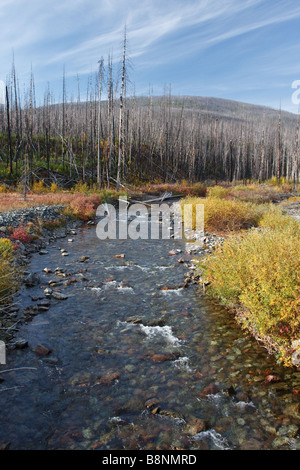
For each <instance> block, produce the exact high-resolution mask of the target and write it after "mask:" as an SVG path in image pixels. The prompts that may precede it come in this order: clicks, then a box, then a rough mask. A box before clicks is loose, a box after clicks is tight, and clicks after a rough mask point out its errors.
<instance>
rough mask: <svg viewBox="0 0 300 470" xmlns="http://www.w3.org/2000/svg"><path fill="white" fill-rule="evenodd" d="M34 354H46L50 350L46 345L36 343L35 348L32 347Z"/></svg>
mask: <svg viewBox="0 0 300 470" xmlns="http://www.w3.org/2000/svg"><path fill="white" fill-rule="evenodd" d="M34 352H35V354H37V355H38V356H48V354H50V353H51V352H52V351H51V349H48V348H47V347H46V346H43V345H42V344H38V345H37V346H36V348H35V349H34Z"/></svg>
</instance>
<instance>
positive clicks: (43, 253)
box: [39, 250, 49, 256]
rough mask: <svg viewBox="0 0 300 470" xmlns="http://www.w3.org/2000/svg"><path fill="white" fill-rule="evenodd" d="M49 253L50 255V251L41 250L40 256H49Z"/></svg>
mask: <svg viewBox="0 0 300 470" xmlns="http://www.w3.org/2000/svg"><path fill="white" fill-rule="evenodd" d="M48 253H49V251H47V250H40V251H39V255H41V256H42V255H48Z"/></svg>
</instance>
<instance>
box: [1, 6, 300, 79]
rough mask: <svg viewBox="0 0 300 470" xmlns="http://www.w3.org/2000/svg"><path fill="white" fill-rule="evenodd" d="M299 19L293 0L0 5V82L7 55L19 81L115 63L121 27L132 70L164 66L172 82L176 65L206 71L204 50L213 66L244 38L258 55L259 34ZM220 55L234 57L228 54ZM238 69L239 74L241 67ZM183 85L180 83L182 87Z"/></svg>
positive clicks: (272, 47)
mask: <svg viewBox="0 0 300 470" xmlns="http://www.w3.org/2000/svg"><path fill="white" fill-rule="evenodd" d="M299 18H300V5H298V4H297V2H295V1H294V0H280V1H276V0H273V1H272V0H245V1H243V2H242V1H241V0H164V1H161V0H151V1H149V0H72V1H71V0H43V1H41V0H30V1H28V0H1V1H0V22H1V41H0V57H1V61H0V79H2V80H5V78H6V76H7V74H8V73H9V70H10V64H11V61H12V55H13V51H14V55H15V59H16V66H17V70H18V72H19V73H20V74H21V77H22V76H24V77H25V76H26V73H29V72H30V68H31V65H32V66H33V70H34V72H35V73H36V75H37V76H38V77H39V80H40V81H44V82H45V83H46V82H47V81H48V80H51V81H52V80H55V79H58V78H59V76H61V72H62V68H63V66H64V65H65V66H66V72H67V74H70V75H74V74H76V73H80V74H86V73H90V72H91V70H96V68H97V62H98V60H99V59H100V57H101V56H103V57H106V56H107V55H108V53H112V54H113V56H114V58H115V60H119V59H120V55H121V43H122V38H123V31H124V26H125V24H126V28H127V34H128V48H129V49H128V50H129V54H130V56H131V58H132V59H133V60H134V62H135V64H136V68H137V69H138V70H140V71H143V70H144V71H145V73H146V70H147V71H148V75H149V74H151V75H152V73H153V72H156V74H157V75H158V71H159V69H160V67H164V68H165V67H167V66H168V67H169V69H170V73H171V71H172V77H170V80H171V79H175V80H176V75H177V74H179V75H180V72H181V70H180V65H179V66H178V68H177V70H176V69H175V66H176V63H181V62H182V61H185V63H187V62H188V61H190V64H193V63H197V61H199V60H200V61H201V60H206V67H207V68H208V67H209V66H211V65H212V64H211V63H209V60H210V59H209V56H208V51H210V50H212V51H213V53H214V58H215V64H217V63H218V61H219V62H220V63H222V61H223V58H224V51H225V47H226V44H227V43H228V44H229V43H230V44H231V45H232V41H234V40H236V41H237V43H238V42H242V41H243V43H244V44H245V45H246V46H247V50H248V51H249V56H251V47H254V48H256V50H258V47H259V43H258V41H259V37H258V36H259V34H260V32H265V31H268V32H269V34H270V35H271V36H272V28H282V29H284V27H285V25H286V24H288V22H294V21H295V20H296V19H299ZM295 34H296V33H295ZM271 36H270V37H271ZM288 37H289V35H288V36H287V37H286V38H284V44H283V45H282V47H283V48H285V50H286V51H287V53H286V54H285V57H284V60H283V59H282V63H283V64H284V65H285V67H286V74H287V75H288V71H289V70H290V71H291V70H294V69H295V67H294V64H293V63H292V60H291V54H290V53H289V52H288V51H289V46H290V43H291V39H290V40H289V39H288ZM272 39H274V40H273V41H270V42H269V43H268V44H267V43H266V44H265V47H266V48H267V50H261V51H259V57H258V58H257V59H256V60H257V61H258V62H259V61H260V65H261V73H264V74H267V73H268V70H267V69H268V68H269V69H271V68H273V69H276V65H274V64H272V63H265V64H264V63H263V57H265V58H266V59H268V58H270V60H271V57H273V58H274V57H276V44H277V43H276V35H275V36H272ZM255 41H256V42H255ZM297 43H298V41H297ZM277 46H278V44H277ZM295 47H298V44H296V45H295ZM217 48H218V49H219V51H217ZM227 52H228V55H230V54H233V53H232V50H231V49H228V50H227ZM235 53H236V54H237V56H236V57H235V58H234V57H232V58H231V60H232V61H234V60H235V62H232V65H233V66H236V62H237V60H238V59H240V58H241V53H240V52H239V51H238V48H237V47H235ZM218 54H219V55H218ZM203 58H205V59H203ZM259 58H260V59H259ZM229 60H230V59H229V58H228V61H229ZM249 62H250V63H251V57H250V60H249ZM204 65H205V64H204ZM202 67H203V63H202ZM215 67H216V66H215ZM243 67H245V70H243V73H245V74H246V73H247V70H246V64H245V63H243ZM190 69H192V65H190ZM194 70H196V69H195V67H194ZM278 73H279V72H278ZM282 74H283V72H281V75H282ZM296 78H297V77H296ZM190 80H191V77H187V78H186V86H188V83H191V81H190ZM150 81H151V76H149V82H150ZM161 85H163V84H161Z"/></svg>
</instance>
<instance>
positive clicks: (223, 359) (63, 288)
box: [0, 226, 300, 450]
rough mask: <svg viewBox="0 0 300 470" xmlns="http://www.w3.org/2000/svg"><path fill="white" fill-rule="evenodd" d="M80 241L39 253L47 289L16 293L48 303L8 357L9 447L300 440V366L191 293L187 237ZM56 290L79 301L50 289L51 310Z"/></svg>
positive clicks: (2, 395)
mask: <svg viewBox="0 0 300 470" xmlns="http://www.w3.org/2000/svg"><path fill="white" fill-rule="evenodd" d="M72 238H73V239H74V240H73V242H69V241H68V239H67V238H64V239H60V240H57V241H56V242H55V243H54V244H51V245H50V246H49V247H48V248H47V251H48V254H47V255H44V256H41V255H40V254H39V253H36V254H34V255H33V256H32V260H31V263H30V266H29V267H28V269H29V270H30V271H31V272H35V273H38V275H39V277H40V284H39V285H36V286H34V287H30V288H28V287H26V286H23V287H22V289H21V290H20V292H19V293H18V296H17V297H16V299H15V300H16V301H18V302H19V303H20V304H21V305H22V309H23V310H26V308H27V307H30V306H32V305H37V304H39V303H42V304H43V303H44V304H45V305H44V307H45V308H44V311H41V312H39V313H38V314H37V315H33V316H31V317H30V318H29V317H28V321H26V322H25V323H23V324H22V325H21V326H20V329H19V332H18V335H17V338H23V339H26V340H27V341H28V347H27V348H24V349H21V350H19V349H15V350H12V351H9V352H8V354H7V364H6V365H2V366H0V377H2V378H3V379H4V380H3V382H1V383H0V410H1V411H0V420H1V426H0V444H2V445H9V447H10V448H11V449H28V450H30V449H33V450H40V449H41V450H44V449H99V450H115V449H128V450H129V449H130V450H136V449H140V450H150V449H152V450H153V449H157V450H158V449H160V450H166V449H188V450H202V449H203V450H204V449H209V450H220V449H221V450H230V449H231V450H238V449H243V450H248V449H262V450H263V449H266V450H267V449H299V448H300V439H299V427H300V412H299V396H300V394H299V392H300V372H299V371H297V370H294V369H293V370H289V369H284V368H282V367H280V366H278V365H277V364H276V362H275V360H274V358H272V357H270V356H269V355H268V353H267V351H266V350H265V349H264V348H263V347H262V346H261V345H260V344H258V343H257V342H256V341H255V340H254V339H253V338H251V337H250V336H249V334H248V333H247V332H244V331H242V330H241V328H240V327H239V326H238V325H237V324H236V322H235V320H234V318H233V316H232V315H231V314H229V313H228V312H227V311H226V310H225V309H223V308H222V307H220V306H218V305H217V304H215V303H213V302H212V301H211V300H209V299H207V298H206V297H205V296H204V295H203V290H202V286H201V285H199V284H195V285H190V286H189V287H188V288H185V289H184V288H183V282H184V274H185V273H186V272H187V271H188V270H189V268H188V266H190V264H192V263H193V262H192V261H191V258H193V256H194V255H188V254H187V253H186V251H185V250H186V246H185V243H184V241H182V240H173V239H170V240H156V241H155V240H115V241H114V240H105V241H101V240H99V239H98V238H97V236H96V230H95V226H92V227H83V228H81V229H78V230H77V234H76V235H74V236H72ZM63 249H65V250H66V252H67V253H68V256H62V251H61V250H63ZM170 250H178V251H177V253H178V255H173V256H171V255H170V254H169V252H170ZM116 255H125V256H124V257H116ZM82 257H85V259H84V258H82ZM180 257H183V258H184V261H185V262H184V263H178V259H179V258H180ZM46 267H47V268H48V269H49V270H51V271H52V272H48V273H47V272H45V271H44V268H46ZM57 268H59V269H57ZM50 281H53V283H52V286H50V284H49V282H50ZM57 283H58V284H57ZM47 287H48V288H49V287H50V288H51V289H53V290H54V292H55V291H56V290H57V291H60V292H62V293H63V294H65V295H66V297H67V298H66V299H65V300H58V299H55V298H53V297H51V298H50V306H49V309H48V310H47V308H48V306H47V302H46V303H45V302H43V300H47V299H46V297H45V294H44V289H45V288H47ZM166 288H167V289H166ZM37 345H42V346H43V347H45V348H48V350H49V351H48V352H49V354H47V355H44V356H43V355H39V354H37V352H35V349H36V347H37ZM44 351H46V350H45V349H44ZM11 369H17V370H13V371H11V372H4V373H2V374H1V371H5V370H11ZM270 376H274V377H280V381H279V379H278V381H270V382H269V381H268V379H267V377H270Z"/></svg>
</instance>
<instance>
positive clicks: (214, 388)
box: [199, 383, 219, 398]
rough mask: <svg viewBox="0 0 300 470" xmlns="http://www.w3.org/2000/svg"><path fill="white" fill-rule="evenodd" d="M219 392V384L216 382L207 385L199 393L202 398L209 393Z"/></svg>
mask: <svg viewBox="0 0 300 470" xmlns="http://www.w3.org/2000/svg"><path fill="white" fill-rule="evenodd" d="M218 392H219V388H218V386H217V385H216V384H214V383H211V384H209V385H207V387H204V389H203V390H202V392H201V393H200V394H199V395H200V397H202V398H206V397H207V396H208V395H216V394H217V393H218Z"/></svg>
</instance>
